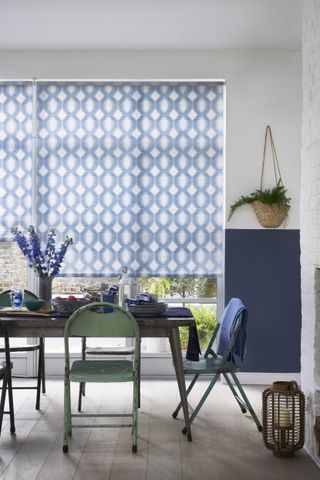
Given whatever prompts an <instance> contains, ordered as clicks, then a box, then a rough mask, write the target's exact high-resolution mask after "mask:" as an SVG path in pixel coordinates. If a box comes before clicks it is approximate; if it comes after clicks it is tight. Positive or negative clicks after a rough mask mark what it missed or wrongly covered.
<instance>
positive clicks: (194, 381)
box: [172, 374, 200, 418]
mask: <svg viewBox="0 0 320 480" xmlns="http://www.w3.org/2000/svg"><path fill="white" fill-rule="evenodd" d="M199 377H200V375H199V374H198V375H195V376H194V377H193V379H192V381H191V383H190V385H189V386H188V388H187V396H188V395H189V393H190V392H191V390H192V389H193V386H194V384H195V383H196V381H197V380H198V378H199ZM181 407H182V403H181V402H180V403H179V405H178V406H177V408H176V409H175V411H174V412H173V414H172V416H173V418H176V417H177V415H178V413H179V410H180V408H181Z"/></svg>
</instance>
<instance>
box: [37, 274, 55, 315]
mask: <svg viewBox="0 0 320 480" xmlns="http://www.w3.org/2000/svg"><path fill="white" fill-rule="evenodd" d="M38 279H39V298H41V299H42V300H44V303H43V305H42V308H41V310H51V309H52V304H51V299H52V281H53V279H54V277H42V276H40V277H38Z"/></svg>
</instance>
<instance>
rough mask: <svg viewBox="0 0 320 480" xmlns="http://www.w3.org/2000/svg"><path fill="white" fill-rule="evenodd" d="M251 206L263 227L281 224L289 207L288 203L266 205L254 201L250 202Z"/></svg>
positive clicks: (286, 215) (274, 226)
mask: <svg viewBox="0 0 320 480" xmlns="http://www.w3.org/2000/svg"><path fill="white" fill-rule="evenodd" d="M252 208H253V210H254V213H255V214H256V217H257V219H258V221H259V223H260V225H262V226H263V227H265V228H277V227H280V225H282V224H283V222H284V221H285V220H286V218H287V217H288V212H289V209H290V206H289V205H278V204H276V203H275V204H273V205H268V204H266V203H262V202H258V201H255V202H253V203H252Z"/></svg>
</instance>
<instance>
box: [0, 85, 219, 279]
mask: <svg viewBox="0 0 320 480" xmlns="http://www.w3.org/2000/svg"><path fill="white" fill-rule="evenodd" d="M3 88H4V87H3ZM19 89H21V90H20V91H19ZM36 91H37V95H36V104H37V112H36V113H37V115H36V116H37V125H36V129H37V147H36V167H35V168H36V172H37V173H36V185H35V191H36V195H35V209H36V212H35V213H36V219H37V227H38V229H39V230H40V232H42V233H43V235H45V234H46V233H47V232H48V230H49V228H51V227H56V229H57V232H58V235H61V237H63V236H65V235H66V234H68V235H72V236H73V238H74V245H73V246H72V248H70V249H69V250H68V254H67V256H66V260H65V262H64V268H63V270H62V274H63V275H79V276H80V275H81V276H82V275H96V276H101V275H112V274H115V273H116V272H118V271H119V269H120V267H121V266H122V265H128V267H129V271H130V273H131V274H132V275H136V276H141V275H143V276H149V275H161V276H168V275H170V276H171V275H178V276H188V275H216V274H219V273H221V268H222V237H223V235H222V223H223V215H222V211H223V164H224V161H223V143H224V131H223V129H224V112H223V106H224V100H223V96H224V86H223V85H222V84H219V83H215V82H194V83H191V82H188V83H180V82H159V83H158V82H153V83H144V82H136V83H134V82H114V83H110V82H108V83H106V82H101V83H97V82H92V83H89V82H83V83H79V82H74V83H71V82H40V81H39V82H37V87H36ZM1 92H2V91H1ZM3 95H4V96H5V100H3V99H4V96H3ZM1 99H2V101H3V103H4V104H5V102H9V105H10V106H4V107H3V111H4V114H5V115H6V112H7V111H8V113H9V114H10V115H11V117H14V120H13V121H11V124H12V127H8V125H7V126H6V127H5V128H1V132H2V131H4V132H6V129H7V130H8V131H9V132H10V135H11V136H12V135H13V134H14V133H13V132H23V133H24V134H25V133H26V132H28V137H29V138H28V139H27V138H26V137H27V136H26V135H25V136H23V134H22V133H19V134H16V137H14V140H11V144H10V146H9V147H6V150H4V151H5V152H6V153H5V156H6V157H7V158H9V157H10V159H11V158H13V161H14V167H13V166H12V164H11V163H10V162H7V165H8V166H7V170H6V172H8V173H7V175H8V178H9V179H10V180H9V181H8V182H6V183H7V185H8V186H9V185H10V187H7V186H6V191H5V194H4V195H3V199H4V200H5V205H6V206H7V205H10V208H9V207H7V212H8V214H7V220H6V222H7V223H6V224H4V223H3V222H2V225H1V227H2V229H3V231H4V230H5V231H8V229H9V227H10V226H11V225H13V224H15V223H16V217H15V216H14V215H18V216H19V218H20V221H19V222H18V224H20V225H21V224H22V226H23V225H28V224H29V223H30V218H31V217H30V209H29V205H30V203H31V181H32V175H31V170H32V168H31V132H32V124H31V123H32V122H31V120H32V87H31V85H20V86H17V85H15V86H9V87H8V92H7V93H4V94H3V93H2V96H1ZM18 109H19V111H21V112H22V113H21V114H19V112H18ZM17 112H18V113H17ZM27 113H28V115H27ZM10 115H9V116H10ZM1 121H2V122H3V121H4V122H7V121H8V120H7V118H4V117H3V115H2V120H1ZM11 124H10V125H11ZM13 125H14V127H13ZM2 135H3V134H2ZM22 137H23V138H22ZM10 138H12V137H10ZM1 141H2V144H1V145H3V144H5V143H6V141H5V139H2V140H1ZM7 141H8V140H7ZM9 143H10V142H9ZM22 144H23V145H22ZM22 146H23V148H22ZM20 147H21V148H20ZM7 152H8V153H7ZM2 155H3V154H2ZM8 156H9V157H8ZM21 165H23V167H22V166H21ZM20 177H21V178H22V177H23V181H20ZM22 184H23V185H22ZM16 187H19V188H16ZM24 215H25V216H24ZM23 216H24V218H23V221H22V220H21V218H22V217H23Z"/></svg>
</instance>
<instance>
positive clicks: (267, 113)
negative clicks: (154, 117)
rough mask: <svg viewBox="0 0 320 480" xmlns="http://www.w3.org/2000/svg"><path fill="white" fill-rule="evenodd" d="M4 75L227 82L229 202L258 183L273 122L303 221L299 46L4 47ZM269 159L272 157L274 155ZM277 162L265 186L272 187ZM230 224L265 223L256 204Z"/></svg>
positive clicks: (295, 213)
mask: <svg viewBox="0 0 320 480" xmlns="http://www.w3.org/2000/svg"><path fill="white" fill-rule="evenodd" d="M0 78H2V79H5V78H17V79H20V78H50V79H53V78H56V79H67V78H76V79H81V78H83V79H86V78H91V79H95V78H97V79H98V78H103V79H208V78H223V79H225V80H226V85H227V104H226V105H227V108H226V112H227V115H226V122H227V142H226V205H227V208H228V206H229V205H230V204H231V203H233V201H234V200H236V199H237V198H238V197H239V196H240V195H241V194H249V193H251V191H253V190H254V189H255V188H258V187H259V184H260V171H261V161H262V149H263V141H264V130H265V126H266V125H267V124H270V125H271V127H272V130H273V136H274V140H275V143H276V148H277V152H278V157H279V161H280V167H281V170H282V176H283V181H284V184H285V186H286V187H287V188H288V194H289V196H290V197H291V198H292V208H291V211H290V217H289V222H288V226H287V228H292V229H295V228H299V190H300V143H301V134H300V130H301V108H302V103H301V102H302V100H301V53H300V52H296V51H278V50H267V51H265V50H264V51H257V50H252V51H241V52H238V51H233V52H232V51H219V52H217V51H202V52H194V51H192V52H191V51H170V52H169V51H157V52H147V51H145V52H142V51H141V52H134V53H132V52H124V51H121V52H116V51H114V52H103V51H94V52H93V51H92V52H90V51H89V52H88V51H86V52H79V51H78V52H76V51H69V52H68V51H50V52H49V51H48V52H45V51H29V52H28V51H0ZM269 160H270V157H269ZM270 167H271V162H270V163H269V169H268V171H267V173H268V175H267V179H266V180H267V182H266V184H265V186H266V187H270V186H271V187H272V186H273V183H272V175H271V168H270ZM226 227H227V228H253V229H254V228H261V227H260V225H259V224H258V222H257V220H256V219H255V217H254V214H253V212H252V211H251V208H250V207H248V206H246V207H242V208H241V209H240V210H238V211H237V212H236V214H235V215H234V217H233V218H232V220H231V221H230V222H229V223H227V225H226Z"/></svg>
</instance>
